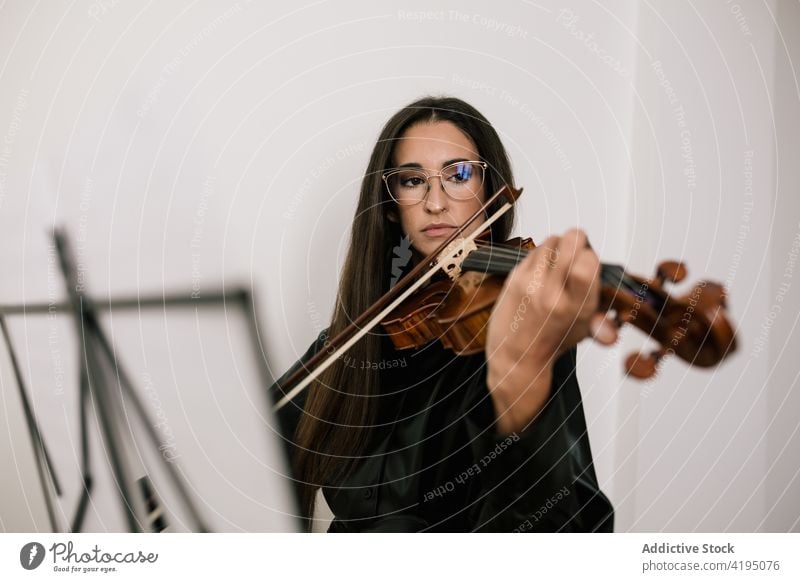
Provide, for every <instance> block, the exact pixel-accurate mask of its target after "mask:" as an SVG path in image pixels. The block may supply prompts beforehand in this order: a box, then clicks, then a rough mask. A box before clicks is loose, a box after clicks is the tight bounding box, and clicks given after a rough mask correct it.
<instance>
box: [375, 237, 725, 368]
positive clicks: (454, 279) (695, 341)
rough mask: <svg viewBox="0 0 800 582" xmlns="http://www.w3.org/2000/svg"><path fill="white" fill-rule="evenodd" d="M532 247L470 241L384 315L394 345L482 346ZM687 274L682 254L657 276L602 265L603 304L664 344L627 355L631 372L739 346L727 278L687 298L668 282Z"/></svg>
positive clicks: (708, 359)
mask: <svg viewBox="0 0 800 582" xmlns="http://www.w3.org/2000/svg"><path fill="white" fill-rule="evenodd" d="M476 242H480V241H476ZM533 248H535V245H534V243H533V241H532V240H531V239H530V238H526V239H521V238H516V239H512V240H510V241H507V242H505V243H501V244H494V245H492V244H490V243H483V244H480V246H479V245H478V244H475V245H472V246H471V247H469V250H468V253H467V255H466V257H465V258H464V259H463V261H462V262H461V263H460V264H457V263H455V262H451V264H449V265H446V266H444V268H443V270H444V271H445V272H446V273H447V275H448V278H446V279H443V280H439V281H436V282H434V283H431V284H429V285H428V286H427V287H425V288H424V289H422V290H421V291H419V292H417V293H416V294H415V295H414V296H413V297H411V298H410V299H409V300H408V301H406V302H405V303H403V304H401V305H400V306H399V307H398V308H397V309H395V310H394V311H393V312H392V313H391V314H390V315H389V317H387V318H385V319H384V320H383V321H381V325H382V326H383V328H384V329H385V330H386V332H387V333H388V335H389V337H390V338H391V340H392V343H393V344H394V346H395V348H396V349H398V350H406V349H413V348H419V347H421V346H423V345H425V344H427V343H429V342H431V341H433V340H436V339H439V340H440V341H441V342H442V344H443V345H444V347H445V348H447V349H450V350H452V351H454V352H455V353H457V354H458V355H463V356H466V355H471V354H476V353H479V352H481V351H483V350H484V348H485V346H486V333H487V330H488V326H489V316H490V313H491V310H492V308H493V307H494V303H495V302H496V301H497V298H498V297H499V295H500V293H501V292H502V290H503V285H504V284H505V277H506V275H508V274H509V273H510V272H511V270H512V269H514V267H516V266H517V264H518V263H520V262H521V261H522V260H523V259H524V258H525V257H526V256H527V254H528V252H529V251H530V250H531V249H533ZM445 252H446V251H445ZM686 274H687V270H686V267H685V266H684V265H683V263H681V262H678V261H664V262H662V263H661V264H659V266H658V268H657V269H656V275H655V277H653V278H651V279H644V278H642V277H637V276H634V275H630V274H628V273H626V272H625V270H624V269H623V268H622V267H620V266H619V265H611V264H606V263H603V264H601V271H600V278H601V291H600V303H599V306H598V310H599V311H604V312H611V313H612V314H613V317H612V318H613V319H614V320H615V321H616V322H617V324H618V325H622V324H623V323H629V324H632V325H633V326H635V327H637V328H639V329H640V330H642V331H643V332H644V333H646V334H647V335H649V336H650V337H651V338H653V339H654V340H656V341H657V342H658V343H659V344H660V348H659V349H658V350H655V351H653V352H651V353H650V354H647V355H644V354H631V355H629V356H628V358H627V359H626V363H625V368H626V371H627V373H628V374H629V375H631V376H633V377H635V378H639V379H645V378H649V377H651V376H653V375H654V374H655V373H656V368H657V365H658V363H659V361H660V360H661V359H662V358H664V357H665V356H667V355H671V354H676V355H677V356H678V357H680V358H681V359H683V360H684V361H686V362H688V363H689V364H690V365H695V366H700V367H710V366H715V365H717V364H718V363H719V362H720V361H722V359H723V358H724V357H725V356H726V355H727V354H729V353H730V352H732V351H734V350H735V349H736V337H735V334H734V332H733V329H732V327H731V325H730V323H729V321H728V319H727V318H726V317H725V308H726V295H725V290H724V288H723V287H722V286H721V285H719V284H718V283H714V282H710V281H700V282H698V283H697V284H696V285H695V286H694V287H693V288H692V289H691V291H689V292H688V293H687V294H685V295H683V296H682V297H677V298H676V297H671V296H670V294H669V293H667V291H666V289H665V283H666V282H671V283H678V282H680V281H682V280H683V279H685V278H686Z"/></svg>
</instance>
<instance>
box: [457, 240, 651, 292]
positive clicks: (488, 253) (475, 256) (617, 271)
mask: <svg viewBox="0 0 800 582" xmlns="http://www.w3.org/2000/svg"><path fill="white" fill-rule="evenodd" d="M480 243H481V244H479V245H478V246H479V248H478V250H476V251H473V252H472V253H470V254H469V255H468V256H467V258H466V259H465V260H464V263H463V267H462V268H463V269H464V270H474V271H480V272H489V273H498V274H507V273H509V272H510V271H511V270H512V269H513V268H514V267H516V266H517V265H518V264H519V263H520V262H521V261H522V260H523V259H524V258H525V257H526V256H527V255H528V252H530V251H529V250H528V249H521V248H513V247H508V246H503V245H493V244H491V243H488V242H484V241H480ZM600 277H601V280H602V281H603V282H604V283H605V284H607V285H609V286H611V287H614V288H617V289H619V288H624V289H626V290H627V291H629V292H631V293H632V294H634V295H635V296H637V297H639V298H641V299H643V300H646V299H648V298H651V299H652V294H651V293H650V292H649V289H648V288H646V287H644V286H642V285H640V284H639V283H637V282H636V281H635V280H633V279H631V277H630V276H629V275H628V274H627V273H625V270H624V269H623V268H622V267H620V266H619V265H612V264H606V263H603V264H602V265H601V270H600Z"/></svg>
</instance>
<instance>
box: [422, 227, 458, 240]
mask: <svg viewBox="0 0 800 582" xmlns="http://www.w3.org/2000/svg"><path fill="white" fill-rule="evenodd" d="M453 229H455V226H447V225H443V226H430V227H428V228H426V229H425V230H423V231H422V232H424V233H425V235H426V236H429V237H431V238H438V237H442V236H447V235H449V234H450V233H451V232H453Z"/></svg>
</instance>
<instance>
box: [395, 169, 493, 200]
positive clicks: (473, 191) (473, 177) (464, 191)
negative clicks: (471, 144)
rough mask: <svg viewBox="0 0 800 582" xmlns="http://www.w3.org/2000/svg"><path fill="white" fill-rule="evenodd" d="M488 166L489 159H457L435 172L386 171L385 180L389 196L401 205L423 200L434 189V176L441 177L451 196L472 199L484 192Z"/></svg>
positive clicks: (445, 190)
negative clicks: (457, 160) (483, 187)
mask: <svg viewBox="0 0 800 582" xmlns="http://www.w3.org/2000/svg"><path fill="white" fill-rule="evenodd" d="M487 166H488V164H487V163H486V162H480V161H476V160H471V161H465V162H455V163H454V164H450V165H448V166H445V167H444V168H442V171H441V172H437V173H434V174H428V173H426V172H424V171H423V170H420V169H418V168H400V169H398V170H391V171H389V172H386V173H385V174H384V175H383V181H384V182H385V183H386V189H387V190H388V191H389V196H391V197H392V200H394V201H395V202H397V203H398V204H399V205H401V206H414V205H415V204H419V203H420V202H422V201H423V200H424V199H425V197H426V196H427V195H428V192H430V190H431V178H439V180H440V181H441V184H442V189H443V190H444V192H445V194H447V196H448V197H449V198H451V199H453V200H469V199H470V198H473V197H475V196H477V195H478V194H479V193H480V191H481V187H482V186H483V177H484V173H485V170H486V168H487Z"/></svg>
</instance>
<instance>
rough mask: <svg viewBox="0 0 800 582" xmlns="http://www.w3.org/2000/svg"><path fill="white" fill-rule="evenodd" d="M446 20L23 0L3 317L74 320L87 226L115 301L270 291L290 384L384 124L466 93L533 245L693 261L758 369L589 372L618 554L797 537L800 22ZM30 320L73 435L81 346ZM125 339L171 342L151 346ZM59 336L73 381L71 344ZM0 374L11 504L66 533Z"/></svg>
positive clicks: (609, 356)
mask: <svg viewBox="0 0 800 582" xmlns="http://www.w3.org/2000/svg"><path fill="white" fill-rule="evenodd" d="M439 4H440V5H441V8H435V9H433V8H431V3H423V2H418V3H413V2H412V3H404V4H401V5H397V4H396V3H389V2H372V3H356V2H348V3H340V2H339V3H334V2H324V1H319V2H313V3H305V4H300V3H291V4H289V3H286V5H285V6H283V7H276V6H269V7H268V6H265V5H261V4H257V3H250V2H244V1H240V2H194V3H189V2H184V3H168V4H165V5H155V4H152V3H151V4H149V5H144V6H142V5H140V4H138V3H132V2H114V1H111V0H109V1H106V2H77V3H76V4H74V5H73V6H71V7H67V6H58V7H55V6H48V7H47V8H44V7H42V6H38V5H37V6H36V7H32V6H29V5H28V3H24V2H10V3H6V4H5V5H4V7H3V8H2V13H1V14H0V134H2V136H4V137H5V140H6V145H7V146H8V147H7V149H6V150H4V151H5V152H6V153H4V154H3V157H2V159H0V185H1V186H2V191H1V194H0V196H1V197H0V232H2V233H3V237H4V238H3V240H4V241H5V242H6V244H4V245H0V261H2V265H3V273H4V274H5V275H4V276H3V277H2V278H0V303H4V304H7V303H17V302H20V301H22V300H25V301H30V302H34V301H47V300H48V299H51V298H53V297H60V296H61V288H60V286H59V285H58V282H57V279H56V280H55V282H54V280H53V277H52V276H51V277H48V270H47V265H48V248H47V240H46V238H45V236H44V233H45V231H46V228H47V227H48V226H50V225H52V224H53V222H54V221H56V220H57V221H58V222H62V223H66V224H67V225H68V226H69V227H70V229H71V231H72V233H73V235H74V236H75V237H78V236H79V234H80V235H81V237H82V238H84V239H85V245H84V246H83V247H82V253H83V254H82V260H83V262H84V263H85V266H86V269H87V271H86V272H87V277H88V281H89V285H90V288H91V290H92V291H93V292H94V293H95V294H97V295H98V296H103V295H106V294H108V293H112V294H118V293H132V292H140V293H145V294H147V293H159V292H161V291H162V290H187V291H188V290H190V289H191V288H192V286H193V285H194V286H195V287H196V288H197V289H198V290H199V292H200V293H208V292H210V291H212V290H214V289H216V288H219V287H222V286H223V285H225V286H233V285H235V284H239V283H242V284H245V285H248V286H249V285H252V286H253V287H254V289H255V291H256V293H257V295H258V299H259V305H260V307H261V312H260V317H261V320H262V321H263V322H264V324H265V329H266V332H267V333H266V347H267V351H268V361H269V363H270V365H271V367H272V368H273V370H274V372H275V374H278V373H280V372H282V371H283V370H284V369H285V368H286V367H287V366H288V365H290V364H291V362H292V361H294V359H295V358H296V357H297V355H298V354H300V353H302V352H303V351H304V350H305V349H306V347H307V345H308V343H309V342H310V341H311V339H312V338H313V337H314V336H315V334H316V332H317V331H318V330H319V329H321V327H322V326H324V325H325V321H326V319H327V318H328V317H329V314H330V310H331V306H332V303H333V298H334V292H335V285H336V280H337V273H338V269H339V266H340V265H341V261H342V259H343V253H344V250H345V248H346V243H347V237H348V232H347V226H348V225H349V223H350V221H351V219H352V210H353V208H354V204H355V199H356V191H357V187H358V182H359V180H360V178H361V174H362V172H363V170H364V168H365V166H366V160H367V156H368V155H369V151H370V148H371V146H372V144H373V141H374V139H375V137H376V135H377V132H378V131H379V129H380V126H381V125H382V123H383V122H384V121H385V120H386V118H387V117H388V116H390V115H391V114H392V113H393V112H394V111H395V110H396V109H397V108H398V107H400V106H402V105H403V104H405V103H407V102H409V101H411V100H413V99H414V98H416V97H418V96H420V95H423V94H428V93H449V94H454V95H457V96H459V97H463V98H465V99H467V100H469V101H471V102H472V103H473V104H474V105H475V106H477V107H478V108H479V109H480V110H481V111H483V112H484V113H485V114H486V115H487V117H489V119H490V120H491V121H492V122H493V123H494V124H495V126H496V127H497V128H498V130H499V131H500V133H501V135H502V136H503V138H504V140H505V143H506V145H507V146H508V148H509V151H510V153H511V156H512V158H513V160H514V167H515V170H516V172H517V177H518V182H519V184H520V185H522V186H524V187H525V194H524V195H523V198H522V200H521V201H520V208H519V221H518V229H517V230H518V232H519V233H520V234H524V235H529V236H532V237H533V238H534V239H535V240H541V239H543V238H545V237H546V236H547V235H548V234H550V233H558V232H561V231H563V230H564V229H566V228H568V227H570V226H573V225H579V226H581V227H582V228H584V229H586V230H587V231H588V232H589V234H590V237H591V240H592V244H593V246H594V247H595V248H596V249H597V250H598V252H600V254H601V256H602V257H603V259H604V260H606V261H608V262H618V263H621V264H624V265H627V266H629V268H630V270H631V271H632V272H634V273H638V274H642V275H648V274H650V273H651V272H652V270H653V267H654V265H655V264H656V262H658V261H659V260H661V259H663V258H681V259H683V260H685V261H686V262H687V264H688V266H689V269H690V281H695V280H697V279H698V278H709V279H715V280H720V281H723V282H725V283H726V284H727V285H728V286H729V288H730V310H731V313H732V315H733V318H734V319H735V321H736V322H737V323H738V324H739V326H740V330H739V333H740V348H739V352H738V353H737V355H736V356H735V357H733V358H732V359H731V360H730V361H729V362H728V363H727V364H726V365H725V366H723V367H721V368H720V369H719V370H717V371H713V372H708V371H697V370H692V369H689V368H687V367H686V366H684V365H683V364H682V363H680V362H677V361H671V362H667V363H665V365H664V367H663V369H662V371H661V374H660V375H659V377H658V378H657V379H656V380H654V381H650V382H648V383H645V384H644V385H642V384H637V383H634V382H633V381H629V380H624V379H623V377H622V374H621V371H620V366H621V360H622V358H623V356H624V354H625V353H627V351H628V348H631V349H635V348H638V347H639V346H641V345H642V341H641V338H640V337H639V336H638V335H637V332H634V331H628V332H626V333H625V334H624V338H623V341H622V343H621V345H620V346H618V347H616V348H614V349H612V350H602V349H598V348H595V347H593V346H587V347H586V348H584V349H582V350H581V354H580V358H581V361H580V364H579V366H580V378H581V383H582V388H583V392H584V398H585V404H586V408H587V413H588V416H589V424H590V434H591V438H592V446H593V451H594V454H595V459H596V463H597V469H598V474H599V476H600V479H601V482H602V486H603V488H604V489H605V490H606V491H607V492H608V493H609V495H610V496H611V498H612V501H613V502H614V504H615V506H616V507H617V511H618V515H617V529H618V530H619V531H628V530H645V531H652V530H664V531H684V530H690V531H691V530H699V531H722V530H737V531H773V530H775V531H787V530H797V529H798V524H797V523H796V519H797V516H798V513H799V512H798V507H797V503H798V502H797V499H798V498H800V496H798V484H797V478H796V472H797V470H798V466H799V465H798V462H797V461H796V459H797V458H798V455H797V452H798V446H800V444H799V442H800V441H798V438H797V434H796V429H797V426H798V421H797V413H796V412H795V410H797V406H796V405H795V402H796V399H797V397H796V396H793V395H792V390H791V389H792V387H793V386H794V384H795V383H796V375H797V365H796V364H795V363H794V362H793V361H792V359H791V354H793V353H796V352H797V349H796V347H797V342H798V339H797V337H798V336H797V332H796V331H795V329H794V325H795V321H796V320H793V319H792V318H793V317H796V313H797V312H798V310H797V307H798V305H797V303H798V293H797V287H796V286H791V276H790V275H791V274H789V276H788V277H786V275H785V274H784V271H785V269H786V268H787V260H789V259H790V258H791V255H790V253H791V252H792V249H793V248H794V249H795V250H796V246H795V247H792V241H793V240H794V237H795V236H797V233H798V228H800V227H799V226H798V216H799V214H800V211H799V208H798V206H799V203H798V200H797V186H798V183H800V179H799V178H800V177H798V175H797V172H798V170H797V168H796V165H793V164H792V163H791V160H792V159H796V156H797V151H798V142H797V137H795V136H797V135H798V132H797V131H796V129H797V128H796V125H797V123H798V122H797V120H798V115H797V114H798V91H797V85H796V75H795V73H794V68H793V63H794V62H796V57H797V56H798V50H800V49H798V42H800V31H798V21H800V19H798V18H797V16H798V14H797V8H796V6H793V5H792V4H791V3H790V2H789V1H788V0H787V1H785V2H783V1H772V2H767V3H765V4H763V5H758V6H756V5H755V4H753V5H747V6H740V5H739V4H735V3H733V2H725V1H723V0H720V1H719V2H715V3H703V4H702V5H700V6H696V5H695V4H691V3H674V2H668V1H666V0H662V1H658V2H644V3H638V2H633V1H628V2H620V3H614V5H613V7H607V6H602V5H598V4H596V3H594V2H589V1H588V0H576V1H574V2H539V3H529V2H513V3H493V4H492V5H486V4H485V3H478V2H468V1H467V2H465V1H459V2H449V3H439ZM778 24H779V25H780V26H778ZM792 27H793V28H792ZM792 57H795V58H794V59H792ZM656 61H658V62H660V63H661V65H660V67H658V69H656V67H654V66H653V63H654V62H656ZM659 75H663V76H662V77H659ZM665 80H666V81H668V82H669V85H670V87H671V88H672V90H673V91H674V97H673V100H674V101H675V102H674V103H670V102H669V98H668V95H667V93H666V90H665V87H664V85H663V84H661V83H663V82H664V81H665ZM677 105H681V106H682V107H683V111H684V112H685V119H684V122H685V123H686V127H684V128H681V127H679V126H678V119H677V118H676V114H675V111H674V110H675V107H676V106H677ZM681 129H687V130H688V131H689V132H690V134H689V135H690V139H689V146H688V147H689V150H688V151H689V152H690V153H689V154H687V156H688V157H689V158H690V162H691V163H689V161H687V159H685V158H683V157H682V153H685V151H682V150H681V145H682V142H681V139H682V137H681ZM0 139H2V137H0ZM0 145H2V144H0ZM684 145H685V144H684ZM750 151H752V152H753V155H752V166H753V167H752V192H751V191H750V190H746V189H745V177H744V175H743V172H744V169H745V168H744V165H745V152H750ZM748 155H749V154H748ZM793 155H794V158H793V157H792V156H793ZM687 165H689V166H690V169H691V171H692V172H694V181H693V182H692V184H693V187H691V190H690V184H689V182H688V179H687V176H686V175H685V174H684V170H686V169H687ZM750 205H751V206H750ZM745 213H747V218H744V216H745ZM745 220H746V221H747V223H746V226H747V227H748V230H747V231H746V233H745V234H744V235H742V233H743V232H744V231H743V230H742V227H743V225H744V224H745V222H744V221H745ZM795 254H796V253H795ZM784 282H785V283H788V284H789V288H788V290H787V291H785V292H784V293H783V295H780V297H781V299H777V297H778V293H779V291H780V289H781V284H782V283H784ZM784 289H785V287H784ZM777 301H780V302H781V305H782V311H781V313H780V314H779V317H776V318H775V320H774V321H771V320H770V321H769V324H768V325H767V326H766V327H767V328H768V329H767V331H766V332H764V335H763V337H761V336H760V335H759V334H760V333H761V330H762V325H763V324H764V321H765V320H764V318H765V317H769V313H770V307H771V306H772V305H773V304H774V303H776V302H777ZM12 324H13V332H14V333H15V338H16V339H17V341H18V342H19V343H21V344H22V345H23V347H24V353H25V354H26V358H27V359H28V361H33V362H34V363H35V366H36V367H37V369H39V371H40V372H41V371H42V370H50V372H49V374H50V377H51V381H50V382H47V381H42V382H40V383H38V384H37V385H34V386H33V387H32V391H33V394H32V396H33V398H34V400H35V401H36V402H37V406H38V407H39V408H41V409H42V410H62V409H70V408H69V407H70V406H72V404H71V402H72V400H71V399H72V398H74V388H75V387H74V382H73V381H72V380H73V378H72V377H69V378H67V379H66V380H65V383H64V384H65V385H64V389H63V390H62V391H61V392H59V393H57V392H56V391H55V389H54V387H53V386H54V383H55V377H56V373H57V370H56V368H57V362H55V358H54V356H53V354H52V350H50V352H49V353H48V350H47V349H46V347H43V346H42V345H41V343H40V341H41V340H39V342H38V343H37V341H36V340H34V335H33V334H32V333H29V332H28V331H27V325H26V323H25V321H21V320H19V319H17V320H14V321H12ZM31 325H33V324H31ZM115 325H116V326H117V327H116V328H115V327H114V326H115ZM111 328H112V329H114V330H115V331H116V332H117V333H118V334H120V337H121V338H123V337H124V338H127V339H126V341H129V342H134V340H137V342H135V343H131V345H137V343H140V344H141V343H145V342H143V339H144V334H143V332H141V331H139V330H137V329H135V328H131V327H130V326H128V327H124V326H123V325H122V323H119V324H111ZM225 328H226V326H225V325H222V324H220V327H219V329H220V331H221V332H222V333H226V329H225ZM207 331H208V333H210V334H211V335H213V334H214V324H213V323H212V324H210V327H209V328H207ZM185 333H187V334H189V333H194V330H192V328H191V326H187V327H186V329H185ZM230 333H232V332H230ZM59 337H60V338H61V340H60V341H61V342H63V343H62V344H61V345H62V346H63V348H62V349H63V353H62V355H63V356H64V358H65V359H66V358H67V357H71V355H72V354H71V352H70V349H72V348H71V347H70V346H71V342H72V339H71V337H70V336H69V335H68V332H66V331H65V332H64V333H63V335H61V336H59ZM177 337H179V336H177ZM759 338H761V339H759ZM207 341H212V340H210V339H209V340H207ZM757 341H758V343H756V342H757ZM793 348H794V350H793ZM222 349H223V350H224V349H226V348H225V347H224V346H223V347H222ZM227 349H228V350H229V351H232V350H233V348H232V347H230V348H227ZM37 351H38V353H39V355H38V356H36V355H34V354H36V353H37ZM0 357H2V358H5V355H3V356H0ZM35 358H38V359H35ZM31 359H33V360H31ZM0 361H2V363H3V367H2V374H0V381H2V389H3V396H4V399H3V404H4V407H5V415H4V418H5V419H6V422H7V423H8V434H9V439H8V440H6V439H3V440H2V441H0V442H2V445H0V455H2V457H0V461H2V462H3V463H4V466H14V467H18V469H17V470H16V474H17V476H18V478H17V479H12V480H11V482H10V483H9V482H8V480H5V481H4V483H3V485H2V487H3V490H2V498H3V499H4V501H3V504H2V511H0V518H2V524H0V525H1V526H2V527H3V528H4V529H5V530H26V529H46V527H45V522H44V520H43V516H44V514H43V512H42V509H41V500H40V499H39V498H38V497H37V495H38V493H37V492H38V489H37V486H36V478H35V473H34V471H33V468H32V467H33V466H32V463H31V461H30V459H29V445H28V443H27V440H26V436H25V434H24V432H22V431H23V428H22V425H21V424H20V422H19V412H18V410H19V409H18V402H17V401H16V400H15V396H14V391H13V389H14V384H13V378H12V376H11V375H10V372H9V369H8V366H7V365H6V360H5V359H2V360H0ZM193 365H194V361H193V359H192V357H191V356H177V355H176V356H175V358H173V360H172V367H173V368H174V369H181V368H182V367H183V368H186V367H192V366H193ZM219 365H220V366H221V365H222V364H219ZM31 367H32V366H31ZM218 371H219V370H218ZM152 373H154V374H163V377H164V378H165V382H167V385H172V384H170V382H171V383H174V382H175V380H174V379H173V378H172V377H171V376H170V375H169V371H168V370H152ZM28 374H29V375H31V372H30V370H28ZM235 382H239V383H241V382H242V381H241V379H237V380H235ZM237 385H238V384H237ZM224 388H225V387H224V386H219V388H218V389H219V390H220V391H221V390H223V389H224ZM49 414H56V413H52V412H51V413H49ZM62 415H63V413H62ZM44 420H45V422H48V419H47V418H44ZM49 420H52V418H51V419H49ZM50 424H52V422H51V423H50ZM15 459H16V461H15ZM15 462H16V463H18V464H13V463H15ZM64 471H69V467H66V468H65V469H64ZM26 499H28V500H30V503H29V505H30V507H28V506H26V504H25V500H26Z"/></svg>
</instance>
